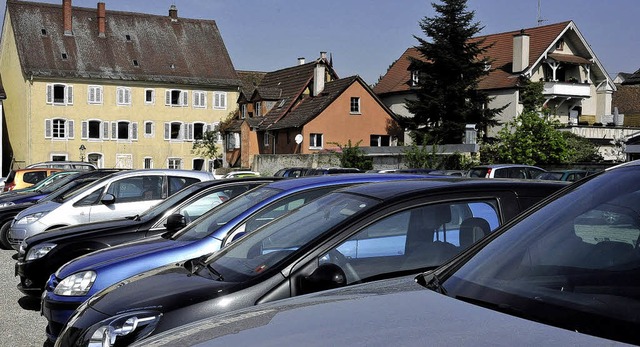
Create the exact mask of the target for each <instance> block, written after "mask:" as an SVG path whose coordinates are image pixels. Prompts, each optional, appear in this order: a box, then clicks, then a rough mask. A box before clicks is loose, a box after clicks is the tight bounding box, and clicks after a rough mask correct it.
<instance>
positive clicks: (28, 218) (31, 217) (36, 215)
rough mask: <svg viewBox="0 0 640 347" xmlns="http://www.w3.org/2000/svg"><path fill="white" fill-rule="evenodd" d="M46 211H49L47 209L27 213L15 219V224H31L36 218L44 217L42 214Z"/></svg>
mask: <svg viewBox="0 0 640 347" xmlns="http://www.w3.org/2000/svg"><path fill="white" fill-rule="evenodd" d="M47 213H49V211H46V212H36V213H32V214H28V215H26V216H24V217H22V218H20V219H18V220H16V223H15V225H20V224H31V223H33V222H35V221H37V220H38V219H40V218H42V217H44V215H46V214H47Z"/></svg>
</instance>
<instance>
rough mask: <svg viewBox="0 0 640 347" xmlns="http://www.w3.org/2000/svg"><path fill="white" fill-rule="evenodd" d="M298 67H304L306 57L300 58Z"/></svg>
mask: <svg viewBox="0 0 640 347" xmlns="http://www.w3.org/2000/svg"><path fill="white" fill-rule="evenodd" d="M298 65H304V57H300V58H298Z"/></svg>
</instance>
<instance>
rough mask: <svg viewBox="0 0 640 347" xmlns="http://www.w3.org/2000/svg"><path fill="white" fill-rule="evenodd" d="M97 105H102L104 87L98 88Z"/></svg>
mask: <svg viewBox="0 0 640 347" xmlns="http://www.w3.org/2000/svg"><path fill="white" fill-rule="evenodd" d="M96 103H98V104H101V103H102V87H96Z"/></svg>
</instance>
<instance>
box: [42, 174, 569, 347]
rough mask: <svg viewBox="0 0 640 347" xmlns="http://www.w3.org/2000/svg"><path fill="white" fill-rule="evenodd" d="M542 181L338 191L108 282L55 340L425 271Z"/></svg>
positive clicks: (152, 328) (90, 338)
mask: <svg viewBox="0 0 640 347" xmlns="http://www.w3.org/2000/svg"><path fill="white" fill-rule="evenodd" d="M549 183H550V182H543V181H536V182H534V181H531V182H522V181H520V182H518V181H506V180H505V181H499V180H479V179H456V178H449V179H447V178H433V179H424V180H406V181H404V180H403V181H395V182H384V183H373V184H364V185H360V186H357V187H350V188H344V189H341V190H338V191H335V192H333V193H329V194H327V195H325V196H322V197H320V198H318V199H316V200H314V201H312V202H310V203H308V204H306V205H303V206H301V207H300V208H298V209H296V210H294V211H292V212H291V213H289V214H286V215H284V216H283V217H281V218H279V219H277V220H275V221H273V222H271V223H269V224H267V225H265V226H263V227H262V228H259V229H257V230H255V231H253V232H251V233H249V234H248V235H245V236H244V237H243V238H241V239H240V240H238V241H236V242H234V243H232V244H230V245H229V246H227V247H226V248H223V249H222V250H221V251H219V252H216V253H214V254H213V255H211V256H209V257H204V258H196V259H191V260H188V261H186V262H179V263H177V264H172V265H170V266H164V267H160V268H157V269H154V270H151V271H148V272H146V273H142V274H140V275H137V276H134V277H131V278H128V279H126V280H124V281H121V282H119V283H116V284H114V285H113V286H111V287H108V288H107V289H105V290H103V291H101V292H99V293H97V294H96V295H94V296H93V297H91V298H90V299H89V300H87V301H86V302H85V303H84V304H82V305H81V306H80V307H79V308H78V309H77V310H76V312H75V313H74V315H73V316H72V317H71V318H70V319H69V320H68V321H67V325H66V327H65V328H64V330H63V332H62V334H61V335H60V336H59V337H58V341H56V343H57V344H59V345H61V346H86V345H101V346H114V345H120V344H128V343H131V342H133V341H135V340H138V339H141V338H144V337H145V336H148V335H150V334H155V333H158V332H161V331H164V330H167V329H170V328H174V327H176V326H179V325H182V324H185V323H188V322H192V321H195V320H198V319H202V318H205V317H209V316H212V315H216V314H220V313H222V312H226V311H229V310H233V309H238V308H242V307H247V306H252V305H255V304H259V303H265V302H270V301H274V300H279V299H283V298H288V297H291V296H296V295H300V294H306V293H311V292H316V291H319V290H325V289H330V288H335V287H340V286H345V285H351V284H355V283H361V282H368V281H372V280H375V279H380V278H387V277H395V276H399V275H402V274H406V273H411V272H416V271H417V270H418V269H429V268H434V267H436V266H438V265H440V264H442V263H443V262H445V261H446V260H448V259H450V258H451V257H453V256H455V255H456V254H457V253H459V252H460V251H462V250H464V249H466V248H468V247H472V245H473V244H474V243H475V242H476V241H477V240H479V239H480V238H482V237H484V236H485V235H487V234H490V233H491V230H493V229H495V228H497V227H498V225H501V224H503V223H504V222H506V221H508V220H510V219H512V218H513V217H515V216H516V215H517V214H518V213H520V212H521V211H522V210H524V209H525V208H527V207H529V206H530V205H532V204H534V203H535V202H537V201H539V200H541V199H542V198H544V197H546V196H547V195H549V194H551V193H553V192H555V191H556V190H558V189H559V188H561V187H564V186H566V185H565V184H558V183H557V182H556V183H555V184H549ZM42 309H43V310H44V311H45V315H47V313H46V311H47V310H48V309H49V308H48V307H47V305H43V308H42ZM258 344H259V343H258Z"/></svg>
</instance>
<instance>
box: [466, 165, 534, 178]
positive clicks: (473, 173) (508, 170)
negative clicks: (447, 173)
mask: <svg viewBox="0 0 640 347" xmlns="http://www.w3.org/2000/svg"><path fill="white" fill-rule="evenodd" d="M543 172H546V171H545V170H544V169H542V168H539V167H537V166H531V165H521V164H494V165H479V166H474V167H472V168H471V169H469V171H467V177H484V178H521V179H533V178H538V175H540V174H542V173H543Z"/></svg>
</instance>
